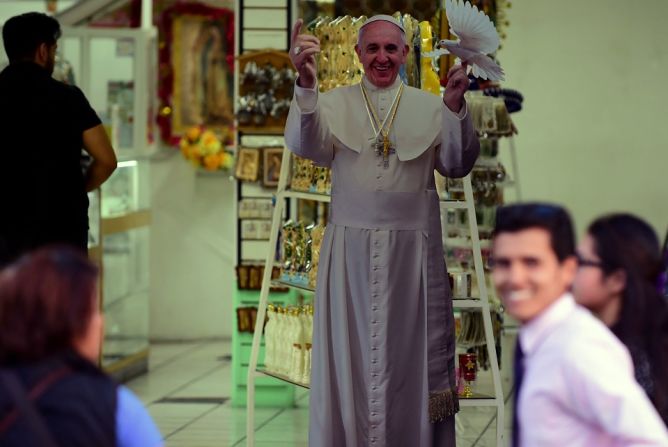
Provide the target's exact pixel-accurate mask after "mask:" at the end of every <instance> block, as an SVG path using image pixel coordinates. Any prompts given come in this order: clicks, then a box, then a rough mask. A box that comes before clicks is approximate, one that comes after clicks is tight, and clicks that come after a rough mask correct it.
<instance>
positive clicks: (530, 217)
mask: <svg viewBox="0 0 668 447" xmlns="http://www.w3.org/2000/svg"><path fill="white" fill-rule="evenodd" d="M530 228H541V229H543V230H546V231H547V232H548V233H549V234H550V243H551V246H552V250H553V251H554V254H555V255H556V256H557V259H559V262H563V261H564V260H565V259H566V258H568V257H570V256H575V236H574V231H573V223H572V221H571V216H570V215H569V214H568V211H566V210H565V209H564V208H562V207H560V206H557V205H551V204H547V203H521V204H515V205H507V206H502V207H500V208H498V209H497V210H496V224H495V226H494V237H496V236H498V235H499V234H501V233H517V232H519V231H522V230H528V229H530Z"/></svg>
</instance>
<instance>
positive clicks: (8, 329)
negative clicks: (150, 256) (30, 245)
mask: <svg viewBox="0 0 668 447" xmlns="http://www.w3.org/2000/svg"><path fill="white" fill-rule="evenodd" d="M102 333H103V318H102V314H101V313H100V303H99V293H98V269H97V267H96V266H95V265H93V264H92V263H91V262H90V261H88V259H86V257H85V256H84V255H82V254H80V253H79V252H78V251H75V250H73V249H71V248H66V247H54V248H44V249H40V250H38V251H36V252H34V253H30V254H27V255H24V256H23V257H22V258H21V259H19V260H18V261H17V262H16V263H14V264H11V265H10V266H9V267H7V268H6V269H4V270H2V272H0V445H2V446H3V447H14V446H17V447H18V446H21V447H23V446H31V445H39V446H70V447H79V446H80V447H84V446H96V447H139V446H143V447H158V446H161V445H162V440H161V437H160V433H159V432H158V430H157V428H156V427H155V424H154V423H153V421H152V420H151V417H150V416H149V414H148V412H147V411H146V409H145V408H144V407H143V405H142V404H141V402H140V401H139V400H138V399H137V398H136V397H135V396H134V395H133V394H132V393H131V392H130V391H129V390H128V389H127V388H125V387H123V386H118V385H117V384H115V383H114V382H113V381H112V379H111V378H110V377H108V376H107V375H106V374H105V373H104V372H102V371H101V370H100V369H99V368H98V367H97V366H96V365H97V362H98V360H99V356H100V348H101V343H102Z"/></svg>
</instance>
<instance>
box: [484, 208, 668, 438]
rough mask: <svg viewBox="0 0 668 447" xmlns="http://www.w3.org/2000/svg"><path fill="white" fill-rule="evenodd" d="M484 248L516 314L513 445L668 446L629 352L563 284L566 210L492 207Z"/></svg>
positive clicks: (570, 243) (569, 260)
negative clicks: (489, 240) (490, 234)
mask: <svg viewBox="0 0 668 447" xmlns="http://www.w3.org/2000/svg"><path fill="white" fill-rule="evenodd" d="M492 250H493V260H494V267H493V280H494V284H495V286H496V288H497V291H498V292H499V295H500V297H501V300H502V301H503V304H504V306H505V307H506V310H507V311H508V313H509V314H510V315H511V316H513V317H514V318H516V319H517V320H519V322H520V323H521V328H520V334H519V340H518V352H517V353H516V356H518V357H519V358H520V359H521V358H522V357H523V361H521V362H519V363H520V364H519V365H517V363H518V362H517V361H516V371H515V374H516V393H518V395H517V399H516V407H515V415H516V418H514V419H513V420H514V424H513V425H514V427H513V428H514V433H513V440H512V445H513V446H540V447H546V446H555V447H556V446H559V447H563V446H569V447H578V446H582V447H593V446H596V447H605V446H632V445H633V446H635V445H643V446H668V432H667V431H666V427H665V426H664V424H663V422H662V421H661V419H660V418H659V416H658V414H657V413H656V411H655V409H654V407H653V406H652V404H651V402H650V401H649V400H648V398H647V396H646V394H645V393H644V392H643V390H642V389H641V388H640V386H639V385H638V384H637V382H636V381H635V379H634V376H633V365H632V363H631V358H630V356H629V353H628V351H627V350H626V348H625V347H624V345H623V344H622V343H621V342H620V341H619V340H618V339H617V338H616V337H615V336H614V335H613V334H612V333H611V332H610V331H609V330H608V329H607V328H606V327H605V325H603V324H602V323H601V322H600V321H599V320H597V319H596V318H595V317H593V316H592V315H591V314H590V313H589V312H588V311H586V310H585V309H584V308H582V307H580V306H578V305H577V304H575V301H574V299H573V297H572V296H571V294H570V293H569V290H570V287H571V284H572V282H573V278H574V276H575V273H576V269H577V259H576V256H575V241H574V237H573V227H572V224H571V219H570V217H569V215H568V213H567V212H566V211H565V210H564V209H563V208H560V207H557V206H553V205H546V204H521V205H512V206H507V207H503V208H500V209H499V210H498V212H497V216H496V227H495V230H494V240H493V247H492ZM517 378H521V379H520V380H519V384H518V383H517V382H518V380H517ZM518 385H519V386H518Z"/></svg>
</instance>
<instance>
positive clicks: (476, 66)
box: [468, 53, 504, 81]
mask: <svg viewBox="0 0 668 447" xmlns="http://www.w3.org/2000/svg"><path fill="white" fill-rule="evenodd" d="M468 62H469V64H471V69H472V70H471V71H472V73H473V76H475V77H477V78H482V79H489V80H490V81H503V80H504V73H503V69H502V68H501V67H500V66H499V65H498V64H497V63H496V62H494V61H493V60H492V58H491V57H489V56H486V55H484V54H482V53H478V54H477V55H475V56H473V57H472V58H471V59H469V60H468Z"/></svg>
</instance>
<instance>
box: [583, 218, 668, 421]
mask: <svg viewBox="0 0 668 447" xmlns="http://www.w3.org/2000/svg"><path fill="white" fill-rule="evenodd" d="M578 261H579V265H580V267H579V269H578V273H577V276H576V278H575V282H574V286H573V292H574V295H575V298H576V300H577V301H578V302H579V303H580V304H581V305H583V306H585V307H587V308H589V309H590V310H591V311H592V312H593V313H594V314H595V315H596V316H598V317H599V318H600V319H601V321H603V323H605V324H606V325H607V326H608V327H609V328H610V329H611V330H612V332H613V333H614V334H615V335H616V336H617V337H618V338H619V339H620V340H621V341H622V342H623V343H624V344H625V345H626V347H627V348H628V349H629V351H630V353H631V357H632V359H633V365H634V368H635V375H636V379H637V381H638V383H640V385H641V386H642V387H643V389H644V390H645V391H646V392H647V394H648V396H649V397H650V399H651V400H652V402H653V403H654V406H655V407H656V409H657V410H658V412H659V414H660V415H661V417H662V418H663V420H664V422H665V423H666V425H668V301H667V300H666V298H664V296H663V294H662V291H661V292H660V291H659V287H660V283H661V275H662V253H661V248H660V245H659V240H658V238H657V235H656V233H655V232H654V230H653V229H652V227H650V226H649V225H648V224H647V223H646V222H645V221H643V220H642V219H639V218H638V217H635V216H633V215H630V214H612V215H609V216H604V217H601V218H599V219H596V220H595V221H594V222H592V223H591V225H590V226H589V228H588V230H587V234H586V236H585V237H584V239H583V240H582V241H581V243H580V244H579V246H578Z"/></svg>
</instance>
